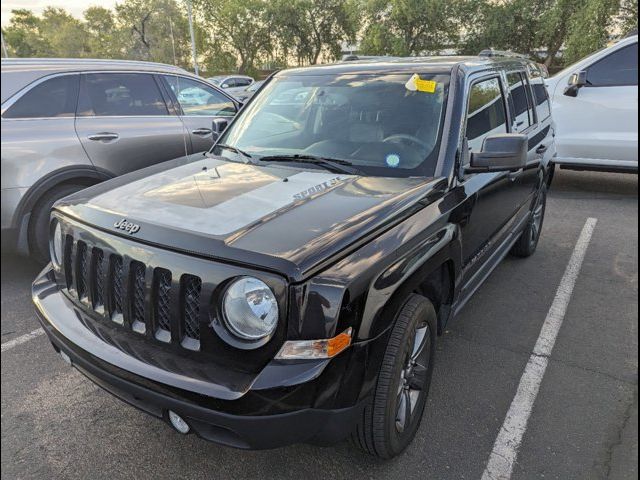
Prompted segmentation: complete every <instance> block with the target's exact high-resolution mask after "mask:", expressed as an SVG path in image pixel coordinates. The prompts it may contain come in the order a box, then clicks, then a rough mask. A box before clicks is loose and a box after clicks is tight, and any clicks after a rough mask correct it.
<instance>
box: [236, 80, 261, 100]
mask: <svg viewBox="0 0 640 480" xmlns="http://www.w3.org/2000/svg"><path fill="white" fill-rule="evenodd" d="M264 82H265V81H264V80H258V81H257V82H253V83H252V84H251V85H249V86H248V87H246V88H245V89H244V90H242V91H240V92H238V93H236V94H235V95H234V96H235V97H236V99H237V100H238V101H240V102H242V103H245V102H246V101H247V100H249V99H250V98H251V97H253V95H254V94H255V93H256V92H257V91H258V90H259V89H260V87H261V86H262V85H263V84H264Z"/></svg>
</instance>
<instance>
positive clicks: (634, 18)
mask: <svg viewBox="0 0 640 480" xmlns="http://www.w3.org/2000/svg"><path fill="white" fill-rule="evenodd" d="M617 21H618V24H619V25H620V30H621V31H622V33H624V34H627V33H629V32H631V31H632V30H636V31H637V30H638V0H622V2H620V11H619V12H618V18H617Z"/></svg>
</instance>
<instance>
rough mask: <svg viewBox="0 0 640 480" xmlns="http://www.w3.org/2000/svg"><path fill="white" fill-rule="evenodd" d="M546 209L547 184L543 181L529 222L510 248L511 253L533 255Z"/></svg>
mask: <svg viewBox="0 0 640 480" xmlns="http://www.w3.org/2000/svg"><path fill="white" fill-rule="evenodd" d="M546 209H547V184H546V183H545V182H543V183H542V185H541V186H540V190H539V191H538V196H537V197H536V200H535V202H534V204H533V208H532V209H531V214H530V218H529V222H528V223H527V226H526V228H525V229H524V230H523V231H522V235H520V238H519V239H518V241H517V242H516V243H515V245H514V246H513V248H512V249H511V253H512V254H513V255H515V256H517V257H529V256H531V255H533V253H534V252H535V251H536V248H537V247H538V241H539V240H540V233H541V231H542V224H543V222H544V214H545V211H546Z"/></svg>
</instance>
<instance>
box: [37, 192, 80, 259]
mask: <svg viewBox="0 0 640 480" xmlns="http://www.w3.org/2000/svg"><path fill="white" fill-rule="evenodd" d="M83 188H86V186H83V185H76V184H65V185H58V186H56V187H53V188H52V189H51V190H49V191H48V192H46V193H45V194H44V195H43V196H42V198H40V199H39V200H38V203H36V205H35V207H34V208H33V210H32V213H31V219H30V221H29V232H28V235H29V236H28V239H29V254H30V255H31V257H32V258H33V259H34V260H36V261H37V262H38V263H42V264H45V263H47V262H48V261H49V218H50V215H51V207H52V206H53V204H54V203H55V202H56V201H58V200H60V199H61V198H63V197H66V196H67V195H71V194H72V193H75V192H78V191H80V190H82V189H83Z"/></svg>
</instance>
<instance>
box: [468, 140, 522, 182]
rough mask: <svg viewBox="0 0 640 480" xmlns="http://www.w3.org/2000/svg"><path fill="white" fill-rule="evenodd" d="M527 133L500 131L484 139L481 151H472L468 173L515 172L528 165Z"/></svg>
mask: <svg viewBox="0 0 640 480" xmlns="http://www.w3.org/2000/svg"><path fill="white" fill-rule="evenodd" d="M527 145H528V138H527V136H526V135H521V134H519V133H500V134H496V135H490V136H488V137H487V138H485V139H484V142H483V144H482V151H481V152H472V153H471V161H470V166H468V167H467V168H465V172H466V173H483V172H514V171H516V170H520V169H521V168H524V167H525V166H526V165H527Z"/></svg>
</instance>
